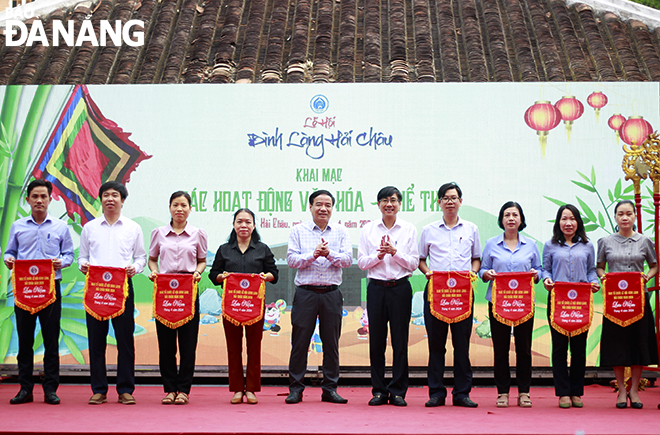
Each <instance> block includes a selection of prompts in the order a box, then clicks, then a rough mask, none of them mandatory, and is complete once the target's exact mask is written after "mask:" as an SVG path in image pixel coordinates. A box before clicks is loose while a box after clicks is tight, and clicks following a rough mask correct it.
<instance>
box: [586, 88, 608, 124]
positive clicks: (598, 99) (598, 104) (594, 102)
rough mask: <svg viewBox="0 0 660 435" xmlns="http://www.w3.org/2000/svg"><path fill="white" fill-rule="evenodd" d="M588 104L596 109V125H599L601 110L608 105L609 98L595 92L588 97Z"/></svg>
mask: <svg viewBox="0 0 660 435" xmlns="http://www.w3.org/2000/svg"><path fill="white" fill-rule="evenodd" d="M587 104H588V105H590V106H591V107H593V108H594V111H595V112H596V123H598V118H599V116H600V109H602V108H603V107H605V105H606V104H607V96H606V95H605V94H603V93H602V92H599V91H594V92H592V93H591V95H589V96H588V97H587Z"/></svg>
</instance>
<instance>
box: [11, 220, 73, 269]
mask: <svg viewBox="0 0 660 435" xmlns="http://www.w3.org/2000/svg"><path fill="white" fill-rule="evenodd" d="M73 255H74V254H73V241H72V240H71V234H70V233H69V226H68V225H67V224H65V223H64V222H63V221H61V220H59V219H55V218H53V217H52V216H51V215H49V214H47V215H46V218H45V219H44V221H43V222H42V223H41V224H38V223H36V222H35V221H34V218H32V215H30V216H26V217H24V218H21V219H19V220H17V221H16V222H14V223H13V224H12V226H11V229H10V230H9V242H8V243H7V249H6V250H5V256H4V258H5V260H6V259H7V258H9V257H14V258H15V259H16V260H47V259H55V258H60V259H61V260H62V269H64V268H65V267H69V266H71V263H73ZM55 279H62V271H61V270H56V271H55Z"/></svg>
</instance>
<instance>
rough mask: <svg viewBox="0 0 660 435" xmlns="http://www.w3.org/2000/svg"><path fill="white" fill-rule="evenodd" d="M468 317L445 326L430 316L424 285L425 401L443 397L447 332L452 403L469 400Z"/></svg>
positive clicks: (426, 291)
mask: <svg viewBox="0 0 660 435" xmlns="http://www.w3.org/2000/svg"><path fill="white" fill-rule="evenodd" d="M472 317H473V316H470V317H468V318H467V319H464V320H461V321H460V322H457V323H451V324H449V323H445V322H443V321H442V320H438V318H436V317H435V316H434V315H433V314H431V305H430V304H429V300H428V284H427V285H426V289H425V290H424V323H425V324H426V335H427V336H428V344H429V368H428V382H429V397H439V398H441V399H443V400H444V398H445V397H447V388H446V387H445V386H444V384H443V381H442V380H443V377H444V375H445V354H446V353H447V334H448V333H449V329H450V328H451V343H452V345H453V346H454V389H453V390H452V396H453V398H454V399H456V400H458V399H462V398H464V397H469V396H470V391H471V390H472V365H471V364H470V335H472Z"/></svg>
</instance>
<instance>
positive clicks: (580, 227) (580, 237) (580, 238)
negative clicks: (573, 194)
mask: <svg viewBox="0 0 660 435" xmlns="http://www.w3.org/2000/svg"><path fill="white" fill-rule="evenodd" d="M564 210H568V211H570V212H571V213H572V214H573V217H574V218H575V222H577V228H576V230H575V234H573V240H571V242H573V243H577V242H580V243H587V241H589V239H588V238H587V232H586V231H585V229H584V221H582V216H580V210H578V208H577V207H576V206H574V205H573V204H564V205H562V206H561V207H559V210H557V217H556V218H555V225H554V226H553V227H552V243H556V244H558V245H561V246H564V244H565V243H566V237H564V233H562V232H561V228H560V227H559V221H561V215H562V214H563V213H564Z"/></svg>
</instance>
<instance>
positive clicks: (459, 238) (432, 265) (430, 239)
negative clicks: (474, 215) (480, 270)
mask: <svg viewBox="0 0 660 435" xmlns="http://www.w3.org/2000/svg"><path fill="white" fill-rule="evenodd" d="M480 257H481V243H480V242H479V230H478V229H477V226H476V225H475V224H473V223H472V222H468V221H466V220H463V219H461V218H460V217H459V218H458V222H457V223H456V225H454V227H453V228H449V227H448V226H447V225H446V224H445V221H444V219H440V220H439V221H437V222H433V223H432V224H428V225H427V226H425V227H424V228H423V229H422V235H421V236H420V239H419V258H420V259H426V258H428V260H429V269H431V270H436V271H447V270H456V271H462V270H472V269H471V268H472V259H478V258H480Z"/></svg>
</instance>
